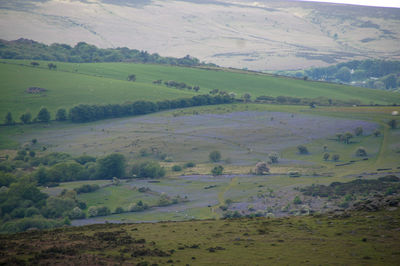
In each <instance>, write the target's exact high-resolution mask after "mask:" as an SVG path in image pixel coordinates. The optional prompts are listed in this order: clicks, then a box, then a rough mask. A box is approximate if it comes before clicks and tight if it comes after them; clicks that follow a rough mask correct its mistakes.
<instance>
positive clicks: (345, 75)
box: [336, 66, 351, 82]
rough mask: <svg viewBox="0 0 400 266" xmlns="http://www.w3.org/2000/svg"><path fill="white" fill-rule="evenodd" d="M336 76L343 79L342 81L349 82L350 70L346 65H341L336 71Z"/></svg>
mask: <svg viewBox="0 0 400 266" xmlns="http://www.w3.org/2000/svg"><path fill="white" fill-rule="evenodd" d="M336 78H337V79H339V80H341V81H344V82H349V81H350V79H351V72H350V69H349V68H348V67H345V66H344V67H341V68H340V69H339V71H338V72H337V73H336Z"/></svg>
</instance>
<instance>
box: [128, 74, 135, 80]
mask: <svg viewBox="0 0 400 266" xmlns="http://www.w3.org/2000/svg"><path fill="white" fill-rule="evenodd" d="M128 81H136V75H134V74H132V75H129V76H128Z"/></svg>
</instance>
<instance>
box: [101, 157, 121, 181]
mask: <svg viewBox="0 0 400 266" xmlns="http://www.w3.org/2000/svg"><path fill="white" fill-rule="evenodd" d="M124 175H125V157H124V156H123V155H122V154H118V153H113V154H110V155H107V156H106V157H104V158H101V159H99V160H97V177H98V178H101V179H112V178H113V177H117V178H121V177H124Z"/></svg>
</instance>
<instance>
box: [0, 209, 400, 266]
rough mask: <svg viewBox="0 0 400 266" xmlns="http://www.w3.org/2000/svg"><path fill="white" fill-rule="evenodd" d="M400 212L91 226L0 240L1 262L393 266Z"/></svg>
mask: <svg viewBox="0 0 400 266" xmlns="http://www.w3.org/2000/svg"><path fill="white" fill-rule="evenodd" d="M399 219H400V212H399V209H397V210H396V211H388V210H385V211H380V212H374V213H367V212H355V213H352V214H351V215H349V214H345V215H335V216H316V217H311V216H308V217H290V218H281V219H276V218H275V219H269V218H256V219H232V220H204V221H186V222H163V223H142V224H130V225H128V224H124V225H117V224H115V225H112V224H106V225H91V226H84V227H72V228H61V229H56V230H50V231H31V232H26V233H23V234H15V235H2V236H0V244H1V246H2V247H3V248H2V250H1V255H2V256H0V263H4V264H22V263H23V262H25V263H29V264H38V263H42V264H43V263H49V264H59V263H65V261H68V262H69V263H71V264H81V263H86V264H88V265H92V264H115V263H121V264H134V265H152V264H158V265H164V264H168V265H169V264H178V265H207V264H218V265H220V264H226V265H249V264H260V265H269V264H279V265H281V264H285V265H286V264H288V265H294V264H296V265H297V264H300V263H307V264H312V265H328V264H332V263H337V264H343V265H353V264H357V265H359V264H368V265H371V264H373V265H397V264H398V262H399V260H400V253H399V252H398V250H399V249H400V232H399V230H398V228H399V226H400V224H399Z"/></svg>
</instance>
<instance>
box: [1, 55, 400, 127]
mask: <svg viewBox="0 0 400 266" xmlns="http://www.w3.org/2000/svg"><path fill="white" fill-rule="evenodd" d="M0 62H1V63H2V64H0V79H1V80H2V83H1V85H0V91H1V95H2V97H1V99H0V117H2V118H4V117H5V114H6V113H7V112H8V111H11V112H12V114H13V117H14V119H15V120H18V119H17V118H18V117H19V116H20V115H21V114H22V113H24V112H25V111H27V110H30V111H31V112H32V114H33V115H34V116H35V115H36V113H37V112H38V110H39V108H40V107H41V106H46V107H47V108H49V110H50V111H51V113H52V116H53V117H54V113H55V111H56V109H57V108H60V107H64V108H70V107H72V106H74V105H77V104H80V103H87V104H109V103H123V102H126V101H136V100H150V101H157V100H162V99H174V98H180V97H191V96H193V95H195V94H196V93H195V92H193V91H189V90H178V89H176V88H168V87H166V86H165V85H163V84H161V85H156V84H153V81H155V80H163V81H168V80H174V81H177V82H185V83H186V84H188V85H191V86H195V85H198V86H200V90H199V92H198V94H207V93H209V91H210V90H212V89H219V90H222V91H226V92H234V93H236V94H237V95H238V97H240V96H241V95H243V94H244V93H250V94H251V96H252V99H255V98H256V97H257V96H261V95H267V96H273V97H277V96H292V97H301V98H317V97H326V98H332V99H338V100H359V101H361V102H362V103H364V104H369V103H371V102H373V103H376V104H393V103H397V104H399V103H400V95H399V94H396V93H390V92H385V91H378V90H371V89H365V88H358V87H350V86H343V85H338V84H330V83H322V82H312V81H303V80H297V79H292V78H285V77H274V76H271V75H266V74H260V73H251V72H240V71H234V70H229V69H201V68H185V67H175V66H164V65H149V64H131V63H129V64H128V63H87V64H75V63H60V62H57V63H55V64H56V65H57V70H49V69H48V68H47V64H48V62H40V61H39V64H40V65H39V66H38V67H32V66H31V64H30V63H31V61H23V60H20V61H19V60H1V61H0ZM131 74H135V75H136V81H135V82H129V81H127V77H128V76H129V75H131ZM29 87H40V88H44V89H46V90H47V91H46V92H43V93H40V94H29V93H27V92H26V89H27V88H29Z"/></svg>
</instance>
